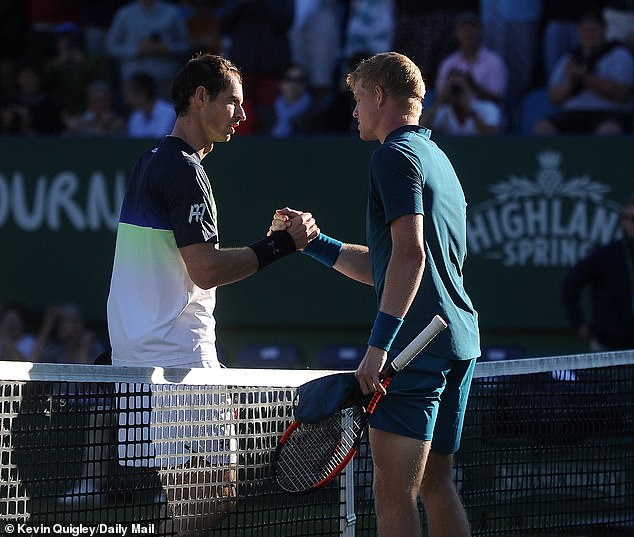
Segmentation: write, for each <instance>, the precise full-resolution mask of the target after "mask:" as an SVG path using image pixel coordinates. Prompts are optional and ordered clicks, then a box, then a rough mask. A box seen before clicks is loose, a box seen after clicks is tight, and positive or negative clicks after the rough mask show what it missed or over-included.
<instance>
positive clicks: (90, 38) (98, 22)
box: [81, 0, 130, 56]
mask: <svg viewBox="0 0 634 537" xmlns="http://www.w3.org/2000/svg"><path fill="white" fill-rule="evenodd" d="M129 1H130V0H90V1H89V2H82V3H81V27H82V30H83V34H84V47H85V49H86V52H88V53H89V54H95V55H98V56H106V55H107V51H106V34H107V33H108V28H109V27H110V24H111V23H112V19H113V18H114V16H115V13H116V12H117V10H118V9H119V8H120V7H123V6H124V5H125V4H127V3H128V2H129Z"/></svg>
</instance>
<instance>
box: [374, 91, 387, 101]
mask: <svg viewBox="0 0 634 537" xmlns="http://www.w3.org/2000/svg"><path fill="white" fill-rule="evenodd" d="M374 97H375V99H376V104H377V106H381V105H383V104H385V99H386V97H387V94H386V93H385V90H384V89H383V86H374Z"/></svg>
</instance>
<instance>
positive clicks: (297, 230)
mask: <svg viewBox="0 0 634 537" xmlns="http://www.w3.org/2000/svg"><path fill="white" fill-rule="evenodd" d="M276 231H287V232H288V233H289V235H290V236H291V237H292V238H293V240H294V241H295V247H296V248H297V250H303V249H304V248H306V245H307V244H308V243H309V242H310V241H312V240H313V239H315V238H317V236H318V235H319V233H320V230H319V228H318V227H317V223H316V222H315V219H314V218H313V215H312V214H311V213H304V212H302V211H296V210H295V209H289V208H288V207H285V208H284V209H278V210H276V211H275V214H274V215H273V221H272V222H271V227H269V231H268V233H267V236H268V235H270V234H271V233H274V232H276Z"/></svg>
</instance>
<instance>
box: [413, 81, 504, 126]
mask: <svg viewBox="0 0 634 537" xmlns="http://www.w3.org/2000/svg"><path fill="white" fill-rule="evenodd" d="M421 124H422V125H425V126H428V127H430V128H431V129H433V130H434V131H435V132H437V133H439V134H450V135H476V134H496V133H498V132H500V128H501V126H502V114H501V113H500V108H499V107H498V106H496V105H495V104H494V103H492V102H491V101H482V100H479V99H478V98H477V97H476V96H475V94H474V92H473V90H472V88H471V84H470V82H469V78H468V77H467V76H466V75H465V74H464V73H461V72H460V71H452V72H450V73H449V76H448V77H447V80H446V81H445V85H444V86H443V87H442V89H441V90H440V94H439V95H437V96H436V98H435V99H434V102H433V104H432V106H431V107H430V108H429V109H428V110H425V111H424V113H423V116H422V118H421Z"/></svg>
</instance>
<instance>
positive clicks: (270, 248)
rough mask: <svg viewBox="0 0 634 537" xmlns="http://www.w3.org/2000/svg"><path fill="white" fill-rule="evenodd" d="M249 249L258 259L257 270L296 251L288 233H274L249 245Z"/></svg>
mask: <svg viewBox="0 0 634 537" xmlns="http://www.w3.org/2000/svg"><path fill="white" fill-rule="evenodd" d="M249 248H251V250H253V251H254V252H255V255H256V256H257V258H258V264H259V266H258V270H261V269H263V268H264V267H266V266H267V265H270V264H271V263H273V261H277V260H278V259H282V257H284V256H285V255H288V254H292V253H293V252H295V250H297V247H296V246H295V241H294V240H293V237H291V235H290V233H289V232H288V231H274V232H273V233H271V234H270V235H269V236H268V237H264V238H263V239H260V240H259V241H257V242H254V243H253V244H249Z"/></svg>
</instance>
